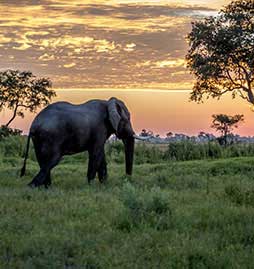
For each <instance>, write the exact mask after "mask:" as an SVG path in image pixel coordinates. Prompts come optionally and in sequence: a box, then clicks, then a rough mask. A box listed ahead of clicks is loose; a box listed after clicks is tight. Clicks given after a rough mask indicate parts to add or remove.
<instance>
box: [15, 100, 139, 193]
mask: <svg viewBox="0 0 254 269" xmlns="http://www.w3.org/2000/svg"><path fill="white" fill-rule="evenodd" d="M112 134H115V135H116V136H117V138H119V139H121V140H122V141H123V143H124V148H125V170H126V174H127V175H131V174H132V167H133V155H134V142H135V138H137V139H139V138H140V137H139V136H137V135H135V133H134V131H133V128H132V125H131V120H130V112H129V111H128V109H127V107H126V105H125V104H124V102H123V101H121V100H119V99H117V98H115V97H112V98H110V99H109V100H99V99H96V100H90V101H88V102H86V103H83V104H79V105H75V104H71V103H69V102H56V103H52V104H50V105H48V106H47V107H46V108H44V109H43V110H42V111H41V112H40V113H39V114H38V115H37V116H36V117H35V119H34V120H33V122H32V124H31V128H30V131H29V134H28V139H27V145H26V150H25V157H24V165H23V167H22V169H21V174H20V176H21V177H22V176H23V175H24V174H25V170H26V160H27V157H28V152H29V142H30V139H32V141H33V144H34V150H35V155H36V158H37V161H38V163H39V166H40V171H39V172H38V174H37V175H36V176H35V177H34V178H33V180H32V181H31V182H30V183H29V184H28V185H29V186H30V187H39V186H41V185H44V186H45V188H48V187H49V186H50V185H51V177H50V172H51V169H52V168H53V167H55V166H56V165H57V164H58V163H59V161H60V160H61V158H62V157H63V156H64V155H72V154H75V153H79V152H83V151H88V156H89V161H88V169H87V179H88V183H90V182H91V181H92V180H93V179H94V178H95V177H96V174H98V178H99V181H100V182H104V181H106V179H107V163H106V157H105V151H104V145H105V142H106V140H107V139H108V138H109V137H110V136H111V135H112Z"/></svg>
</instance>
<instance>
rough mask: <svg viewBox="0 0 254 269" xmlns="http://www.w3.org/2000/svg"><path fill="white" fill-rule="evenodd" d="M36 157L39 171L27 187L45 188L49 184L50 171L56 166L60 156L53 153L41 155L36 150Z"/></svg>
mask: <svg viewBox="0 0 254 269" xmlns="http://www.w3.org/2000/svg"><path fill="white" fill-rule="evenodd" d="M36 156H37V160H38V162H39V165H40V171H39V173H38V174H37V175H36V176H35V177H34V178H33V180H32V181H31V182H30V183H29V184H28V185H29V186H30V187H39V186H41V185H44V186H45V187H46V188H47V187H48V186H49V185H50V184H51V179H50V170H51V169H52V168H53V167H54V166H56V165H57V164H58V162H59V161H60V159H61V156H60V154H57V153H54V152H47V154H43V152H42V151H41V152H40V151H39V150H38V149H36Z"/></svg>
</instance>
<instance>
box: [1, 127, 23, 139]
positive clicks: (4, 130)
mask: <svg viewBox="0 0 254 269" xmlns="http://www.w3.org/2000/svg"><path fill="white" fill-rule="evenodd" d="M21 134H22V130H19V129H11V128H9V127H7V126H6V125H2V126H1V127H0V140H2V139H3V138H4V137H7V136H13V135H14V136H16V135H18V136H20V135H21Z"/></svg>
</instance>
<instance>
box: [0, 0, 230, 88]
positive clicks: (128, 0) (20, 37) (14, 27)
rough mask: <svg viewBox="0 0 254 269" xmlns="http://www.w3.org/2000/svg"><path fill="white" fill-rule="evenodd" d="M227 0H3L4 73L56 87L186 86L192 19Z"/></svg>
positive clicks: (0, 41) (0, 63)
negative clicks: (29, 75)
mask: <svg viewBox="0 0 254 269" xmlns="http://www.w3.org/2000/svg"><path fill="white" fill-rule="evenodd" d="M227 2H229V1H224V0H222V1H210V0H208V1H205V0H193V1H191V0H184V1H171V0H162V1H159V0H150V1H149V0H148V1H141V0H139V1H133V0H107V1H103V0H101V1H98V0H97V1H96V0H93V1H90V0H72V1H70V0H68V1H67V0H1V1H0V18H1V19H0V70H1V69H7V68H14V69H20V70H27V69H29V70H31V71H33V72H34V73H35V74H36V75H43V76H46V77H50V78H51V79H52V81H53V85H54V87H55V88H165V89H172V88H174V89H175V88H177V89H179V88H181V89H182V88H189V87H191V83H192V77H191V76H190V75H189V72H188V71H187V70H186V68H185V61H184V57H185V54H186V52H187V49H188V46H187V42H186V35H187V33H188V32H189V31H190V29H191V24H190V22H191V21H195V20H197V19H199V18H201V17H203V16H209V15H214V14H216V12H217V11H218V10H219V9H220V8H221V7H222V6H223V5H225V4H226V3H227Z"/></svg>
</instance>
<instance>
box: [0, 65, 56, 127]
mask: <svg viewBox="0 0 254 269" xmlns="http://www.w3.org/2000/svg"><path fill="white" fill-rule="evenodd" d="M51 87H52V83H51V81H50V80H49V79H47V78H36V77H35V76H34V75H33V74H32V72H29V71H24V72H21V71H18V70H6V71H4V72H0V111H1V110H3V109H4V108H8V109H10V110H12V111H13V115H12V117H11V118H10V120H9V121H8V122H7V123H6V124H5V126H7V127H8V126H9V125H10V124H11V122H12V121H13V120H14V119H15V118H16V116H20V117H24V110H29V111H30V112H35V111H36V109H37V108H38V107H41V106H45V105H47V104H49V102H50V100H51V98H52V97H54V96H56V93H55V91H54V90H52V89H50V88H51Z"/></svg>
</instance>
